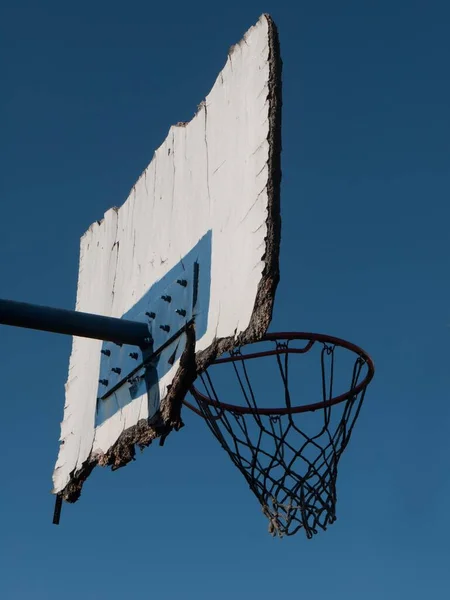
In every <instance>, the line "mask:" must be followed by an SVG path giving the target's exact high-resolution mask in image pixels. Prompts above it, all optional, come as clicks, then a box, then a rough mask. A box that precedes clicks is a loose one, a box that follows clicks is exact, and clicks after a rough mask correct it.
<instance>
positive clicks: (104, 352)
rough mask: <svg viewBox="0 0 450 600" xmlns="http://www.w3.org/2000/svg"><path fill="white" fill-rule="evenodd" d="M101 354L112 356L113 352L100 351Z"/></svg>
mask: <svg viewBox="0 0 450 600" xmlns="http://www.w3.org/2000/svg"><path fill="white" fill-rule="evenodd" d="M100 352H101V353H102V354H104V355H105V356H111V350H100Z"/></svg>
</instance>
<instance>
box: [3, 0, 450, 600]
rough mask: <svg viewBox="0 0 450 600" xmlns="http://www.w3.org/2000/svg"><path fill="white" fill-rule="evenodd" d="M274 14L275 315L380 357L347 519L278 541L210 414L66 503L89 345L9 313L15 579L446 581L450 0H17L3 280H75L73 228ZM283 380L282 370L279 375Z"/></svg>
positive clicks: (247, 585)
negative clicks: (70, 439) (73, 366)
mask: <svg viewBox="0 0 450 600" xmlns="http://www.w3.org/2000/svg"><path fill="white" fill-rule="evenodd" d="M262 12H269V13H271V14H272V16H273V17H274V19H275V22H276V23H277V25H278V27H279V31H280V39H281V51H282V58H283V62H284V76H283V79H284V112H283V157H282V161H283V184H282V217H283V233H282V236H283V237H282V249H281V283H280V286H279V289H278V294H277V303H276V309H275V313H274V319H273V323H272V326H271V330H272V331H276V330H286V329H297V330H311V331H319V332H324V333H329V334H332V335H336V336H340V337H344V338H346V339H349V340H351V341H353V342H355V343H357V344H359V345H361V346H362V347H363V348H364V349H366V350H367V351H368V352H369V353H370V354H371V355H372V357H373V359H374V360H375V364H376V369H377V372H376V377H375V380H374V382H373V384H372V385H371V387H370V389H369V392H368V395H367V397H366V402H365V405H364V408H363V411H362V413H361V416H360V419H359V422H358V424H357V427H356V429H355V432H354V435H353V438H352V440H351V443H350V445H349V447H348V448H347V450H346V453H345V454H344V457H343V459H342V462H341V466H340V473H339V482H338V493H339V500H338V520H337V522H336V523H335V524H334V525H333V526H331V527H330V528H329V530H328V531H327V532H325V533H323V532H321V533H320V534H319V535H317V536H315V538H314V539H312V540H311V541H308V540H306V538H305V537H304V536H303V535H302V534H299V535H297V536H295V537H293V538H288V539H283V540H278V539H272V538H271V537H270V536H269V535H268V533H267V523H266V521H265V519H264V517H263V516H262V514H261V510H260V508H259V505H258V504H257V502H256V500H255V498H254V497H253V496H252V494H251V493H250V491H249V490H248V488H247V485H246V484H245V482H244V481H243V479H242V478H241V476H240V474H239V473H238V472H237V471H236V469H235V468H234V467H233V465H232V464H231V463H230V461H229V459H228V457H227V456H226V454H225V453H224V452H223V451H222V450H221V449H220V447H219V445H218V444H217V442H216V441H215V440H214V439H213V438H212V437H211V435H210V433H209V431H208V430H207V428H206V427H205V426H204V424H203V423H202V422H201V420H200V419H199V418H198V417H197V416H196V415H193V414H189V413H188V412H187V411H185V413H184V418H185V421H186V427H185V428H184V429H183V430H182V431H180V432H179V433H177V434H173V435H172V436H171V437H170V438H169V439H168V440H167V442H166V445H165V446H164V448H160V447H158V446H154V447H151V448H150V449H149V450H147V451H146V452H145V453H144V454H143V455H142V456H139V457H138V460H137V461H136V462H134V463H133V464H131V465H129V466H128V467H127V468H126V469H122V470H120V471H118V472H116V473H111V472H110V471H106V470H101V469H98V470H97V471H96V472H94V473H93V475H92V477H91V479H90V480H89V482H88V484H87V485H86V487H85V490H84V492H83V495H82V498H81V500H80V501H79V503H78V504H76V505H74V506H64V511H63V515H62V524H61V526H60V527H54V526H53V525H52V524H51V518H52V510H53V499H52V496H51V495H50V493H49V492H50V488H51V473H52V469H53V464H54V461H55V457H56V453H57V448H58V442H57V440H58V436H59V423H60V421H61V419H62V413H63V403H64V383H65V380H66V375H67V363H68V357H69V353H70V344H71V341H70V339H69V338H64V337H58V336H52V335H50V334H45V333H37V332H30V331H25V330H18V329H12V328H7V327H3V328H1V329H0V373H1V377H2V394H1V395H2V418H1V420H0V433H1V439H2V448H3V452H2V456H3V460H2V485H1V495H0V565H1V566H0V573H1V575H0V597H2V598H4V599H5V600H10V599H11V600H15V599H20V600H21V599H28V598H31V597H32V598H34V599H35V600H41V599H45V600H47V599H56V598H60V597H61V595H62V594H63V595H64V597H65V598H66V599H67V600H71V599H75V598H79V597H83V598H85V599H86V600H94V599H95V600H104V599H105V600H106V599H108V600H109V599H116V598H125V597H126V598H127V597H131V596H139V597H143V598H156V597H157V598H167V599H170V600H171V599H172V598H173V599H178V598H183V599H190V598H192V599H194V598H195V600H202V599H210V598H214V599H215V600H222V599H228V598H235V599H240V598H242V599H244V598H246V599H247V598H255V599H258V600H259V599H261V600H265V599H271V600H272V599H273V598H274V597H276V598H278V597H297V596H298V597H303V595H304V596H305V597H308V598H313V599H314V600H321V599H322V598H329V597H330V596H331V595H332V596H333V598H336V599H337V600H340V599H344V598H345V600H353V599H355V600H356V599H359V598H361V597H364V598H365V599H366V600H372V599H375V598H376V599H379V598H386V599H391V598H393V599H394V598H395V599H397V598H406V597H408V598H409V599H410V600H414V599H416V598H417V599H419V598H420V599H422V598H423V597H432V598H435V599H438V598H447V597H448V596H449V593H450V576H449V574H448V565H449V564H450V549H449V544H448V539H449V535H450V517H449V511H448V503H449V500H450V469H449V464H450V452H449V443H448V436H449V432H450V405H449V402H448V390H449V384H450V371H449V369H448V363H449V350H448V349H449V336H450V329H449V325H450V309H449V307H450V286H449V283H448V273H449V267H450V259H449V255H450V252H449V244H448V239H449V237H448V229H449V222H450V204H449V200H448V198H449V192H450V170H449V150H450V143H449V140H450V117H449V108H448V107H449V105H450V83H449V78H448V56H449V50H450V47H449V46H450V41H449V37H448V25H449V21H450V6H449V5H448V3H446V2H444V1H438V0H428V1H427V2H425V1H424V0H423V1H419V0H417V1H415V2H413V1H409V2H407V1H402V0H396V1H393V0H391V1H390V2H388V1H385V0H378V1H377V2H374V1H364V2H361V1H356V0H348V1H346V0H343V1H341V2H334V1H331V0H323V1H319V2H314V3H305V2H299V3H297V4H296V5H295V4H294V3H293V2H285V1H281V0H278V1H277V2H270V1H269V2H265V3H261V2H256V1H255V2H253V1H247V2H234V1H233V0H231V1H229V2H226V3H217V4H215V3H206V2H204V1H203V0H199V1H198V2H195V3H191V4H187V3H181V2H178V1H174V2H171V3H163V4H159V3H158V4H156V3H151V2H142V1H140V0H137V1H134V2H129V3H122V2H117V1H115V0H110V1H109V2H105V1H104V0H97V1H96V2H90V3H88V2H85V1H83V0H80V1H79V2H77V3H61V2H56V1H49V0H43V2H40V3H37V2H31V1H28V2H25V1H21V0H17V1H16V2H12V1H11V0H10V1H9V2H5V3H4V4H3V5H2V7H1V8H0V45H1V55H2V63H3V64H2V93H1V95H0V131H1V136H0V151H1V164H2V168H1V171H0V205H1V219H0V256H1V261H0V297H5V298H12V299H16V300H25V301H29V302H37V303H42V304H51V305H55V306H61V307H72V306H73V305H74V301H75V291H76V280H77V265H78V244H79V238H80V236H81V235H82V234H83V232H84V231H85V230H86V228H87V227H88V226H89V225H90V223H91V222H92V221H94V220H96V219H98V218H101V217H102V215H103V213H104V211H105V210H107V209H108V208H109V207H110V206H112V205H117V204H120V203H122V202H123V201H124V200H125V198H126V196H127V194H128V191H129V189H130V188H131V186H132V185H133V183H134V181H135V180H136V178H137V177H138V176H139V174H140V173H141V172H142V170H143V169H144V168H145V166H146V165H147V163H148V162H149V160H150V159H151V157H152V154H153V151H154V150H155V148H156V147H158V146H159V144H160V143H161V142H162V140H163V139H164V137H165V135H166V133H167V130H168V127H169V125H170V124H172V123H175V122H177V121H184V120H189V119H190V118H191V117H192V115H193V114H194V112H195V110H196V106H197V104H198V103H199V102H200V101H201V99H202V98H203V97H204V96H205V95H206V94H207V93H208V91H209V89H210V87H211V85H212V84H213V82H214V79H215V77H216V75H217V73H218V71H219V70H220V69H221V68H222V66H223V64H224V61H225V58H226V51H227V49H228V47H229V46H230V45H231V44H233V43H235V42H237V41H238V40H239V39H240V38H241V36H242V34H243V33H244V32H245V31H246V29H247V28H248V27H249V26H250V25H252V24H253V23H254V22H255V21H256V20H257V19H258V17H259V15H260V14H261V13H262ZM261 375H262V376H264V374H263V373H262V374H261Z"/></svg>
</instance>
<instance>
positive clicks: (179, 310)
mask: <svg viewBox="0 0 450 600" xmlns="http://www.w3.org/2000/svg"><path fill="white" fill-rule="evenodd" d="M175 312H176V313H177V315H180V316H181V317H185V316H186V311H185V310H184V308H177V310H176V311H175Z"/></svg>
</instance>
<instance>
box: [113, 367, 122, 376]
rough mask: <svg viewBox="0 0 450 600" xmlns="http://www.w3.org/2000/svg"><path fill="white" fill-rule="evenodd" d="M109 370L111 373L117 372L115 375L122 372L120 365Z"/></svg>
mask: <svg viewBox="0 0 450 600" xmlns="http://www.w3.org/2000/svg"><path fill="white" fill-rule="evenodd" d="M111 371H112V372H113V373H117V375H120V374H121V373H122V369H121V368H120V367H113V368H112V369H111Z"/></svg>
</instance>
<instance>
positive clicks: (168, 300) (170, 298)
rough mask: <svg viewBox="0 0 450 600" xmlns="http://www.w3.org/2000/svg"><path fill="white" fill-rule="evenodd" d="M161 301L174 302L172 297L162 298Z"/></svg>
mask: <svg viewBox="0 0 450 600" xmlns="http://www.w3.org/2000/svg"><path fill="white" fill-rule="evenodd" d="M161 300H164V302H172V296H161Z"/></svg>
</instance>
